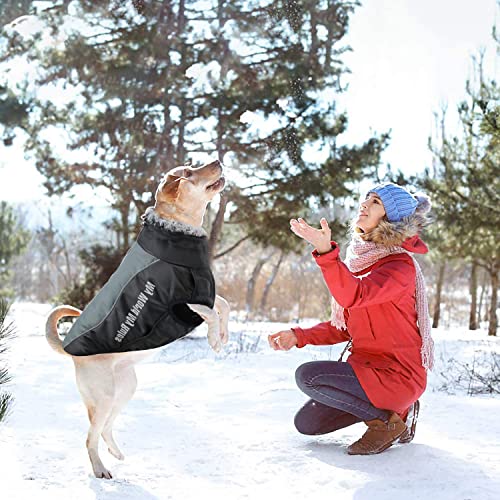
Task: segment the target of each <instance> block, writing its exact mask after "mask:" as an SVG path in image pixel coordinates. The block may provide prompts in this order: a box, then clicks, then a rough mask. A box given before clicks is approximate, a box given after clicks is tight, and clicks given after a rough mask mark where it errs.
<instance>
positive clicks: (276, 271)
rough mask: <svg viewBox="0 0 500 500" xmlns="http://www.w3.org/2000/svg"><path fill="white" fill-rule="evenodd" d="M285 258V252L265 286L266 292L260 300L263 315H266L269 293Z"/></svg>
mask: <svg viewBox="0 0 500 500" xmlns="http://www.w3.org/2000/svg"><path fill="white" fill-rule="evenodd" d="M284 258H285V254H284V252H281V253H280V256H279V259H278V262H276V264H274V266H273V270H272V271H271V275H270V276H269V278H268V280H267V281H266V285H265V286H264V291H263V292H262V297H261V299H260V306H259V312H260V313H261V314H263V313H264V310H265V308H266V304H267V298H268V296H269V291H270V290H271V287H272V286H273V283H274V280H275V279H276V276H278V271H279V269H280V266H281V264H282V262H283V259H284Z"/></svg>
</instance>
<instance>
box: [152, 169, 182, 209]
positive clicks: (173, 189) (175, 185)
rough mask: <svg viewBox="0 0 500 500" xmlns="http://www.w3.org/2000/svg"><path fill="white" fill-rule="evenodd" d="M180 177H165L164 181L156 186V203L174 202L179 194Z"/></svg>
mask: <svg viewBox="0 0 500 500" xmlns="http://www.w3.org/2000/svg"><path fill="white" fill-rule="evenodd" d="M181 180H182V177H179V176H177V175H170V174H169V175H167V177H166V179H164V180H163V181H162V183H161V184H160V185H159V186H158V190H157V191H156V199H157V200H158V201H167V202H170V201H174V200H175V199H176V198H177V195H178V194H179V185H180V183H181Z"/></svg>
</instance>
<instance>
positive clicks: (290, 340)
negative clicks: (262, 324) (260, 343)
mask: <svg viewBox="0 0 500 500" xmlns="http://www.w3.org/2000/svg"><path fill="white" fill-rule="evenodd" d="M267 341H268V342H269V346H270V347H271V348H272V349H274V350H275V351H289V350H290V349H291V348H292V347H295V346H296V345H297V336H296V335H295V333H293V330H283V331H281V332H278V333H273V334H272V335H268V337H267Z"/></svg>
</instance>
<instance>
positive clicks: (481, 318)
mask: <svg viewBox="0 0 500 500" xmlns="http://www.w3.org/2000/svg"><path fill="white" fill-rule="evenodd" d="M482 275H483V278H482V284H481V295H480V296H479V306H478V308H477V317H478V321H479V324H481V321H484V320H485V319H486V317H487V315H488V313H487V312H485V313H484V316H483V303H484V297H485V295H486V289H487V288H488V274H487V273H486V271H485V270H484V269H483V270H482Z"/></svg>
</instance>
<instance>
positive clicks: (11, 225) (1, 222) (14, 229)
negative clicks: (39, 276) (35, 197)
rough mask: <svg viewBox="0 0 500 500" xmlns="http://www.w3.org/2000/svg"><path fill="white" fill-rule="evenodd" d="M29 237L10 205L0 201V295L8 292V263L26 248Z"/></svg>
mask: <svg viewBox="0 0 500 500" xmlns="http://www.w3.org/2000/svg"><path fill="white" fill-rule="evenodd" d="M29 238H30V233H29V231H27V230H25V229H23V228H21V227H19V224H18V220H17V217H16V215H15V213H14V210H13V209H12V207H11V206H10V205H9V204H8V203H7V202H5V201H0V295H1V294H2V293H4V294H5V293H8V290H7V280H8V277H9V264H10V262H11V260H12V259H13V258H14V257H15V256H17V255H19V254H20V253H21V252H22V251H23V250H24V248H26V245H27V244H28V241H29Z"/></svg>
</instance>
